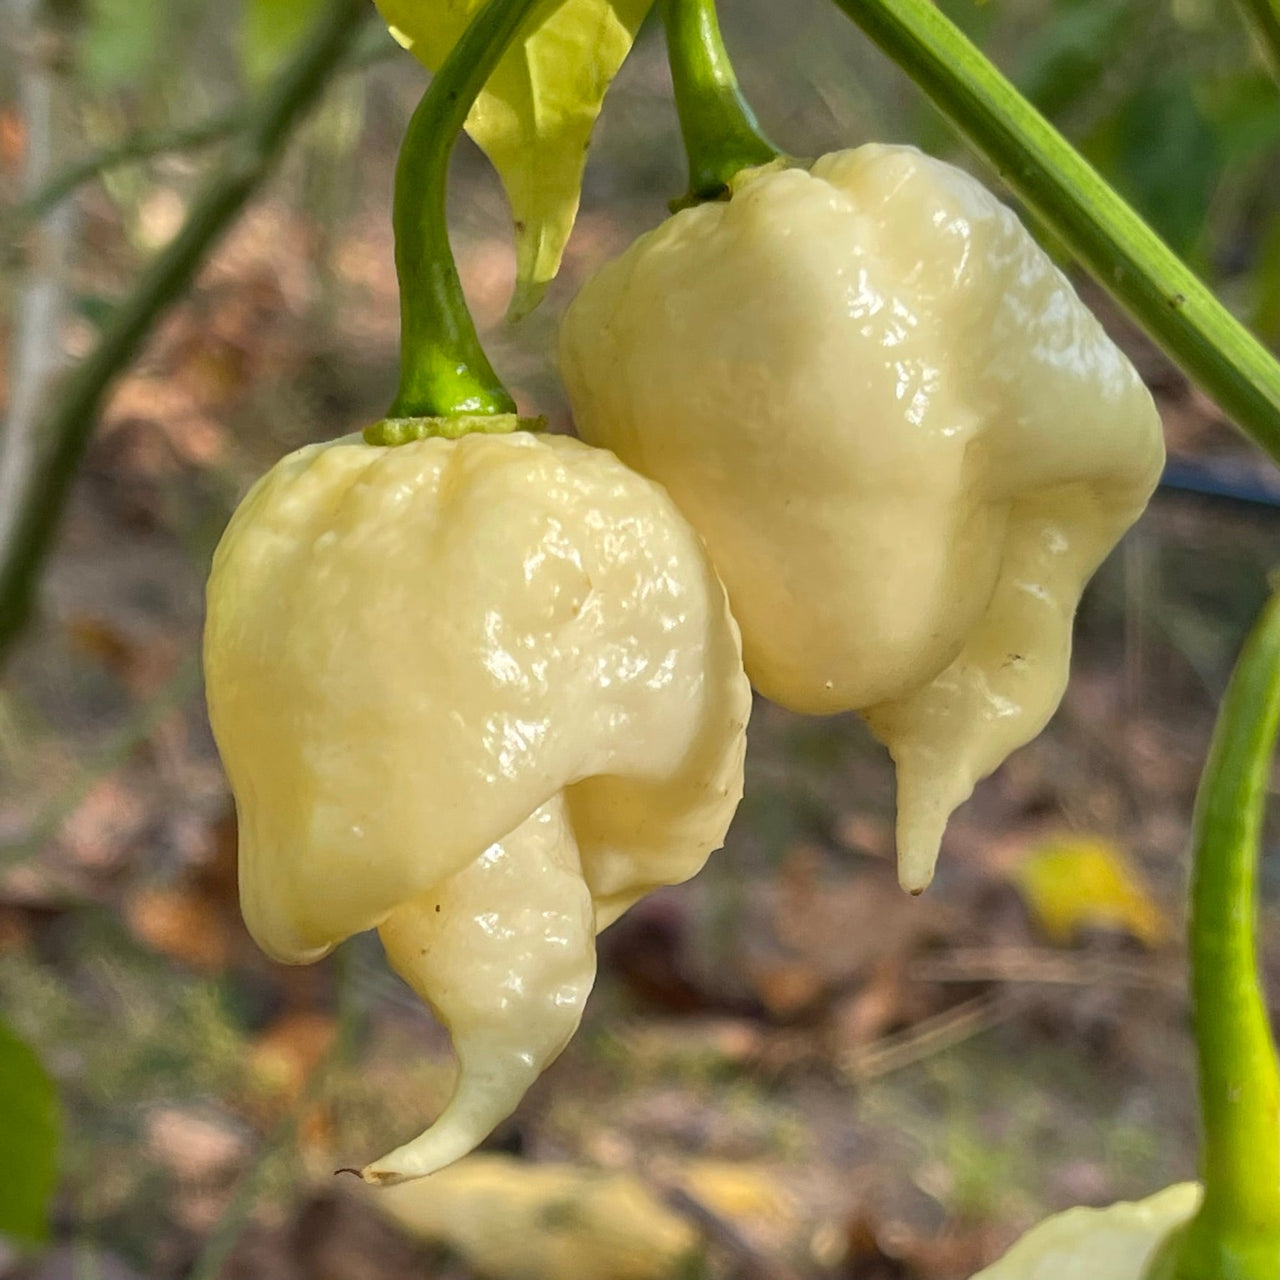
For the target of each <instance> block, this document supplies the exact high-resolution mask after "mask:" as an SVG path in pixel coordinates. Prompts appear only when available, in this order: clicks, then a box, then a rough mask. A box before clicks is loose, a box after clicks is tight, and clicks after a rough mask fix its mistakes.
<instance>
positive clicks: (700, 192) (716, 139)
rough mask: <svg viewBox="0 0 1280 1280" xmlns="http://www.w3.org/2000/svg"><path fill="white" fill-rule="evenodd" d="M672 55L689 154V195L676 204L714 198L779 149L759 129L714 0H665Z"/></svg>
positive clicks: (679, 110) (665, 19)
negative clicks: (740, 84)
mask: <svg viewBox="0 0 1280 1280" xmlns="http://www.w3.org/2000/svg"><path fill="white" fill-rule="evenodd" d="M662 16H663V21H664V23H665V24H666V29H667V58H668V60H669V61H670V63H671V81H672V85H673V87H674V89H675V98H676V111H677V113H678V114H679V116H680V132H681V134H682V135H683V137H684V147H685V151H686V153H687V154H688V157H689V194H688V195H687V196H686V197H685V198H684V200H683V201H678V202H677V204H680V205H687V204H696V203H697V202H698V201H700V200H715V199H718V198H719V197H720V196H722V195H724V193H725V192H726V191H727V190H728V187H729V181H730V179H731V178H733V176H734V175H735V174H736V173H738V172H739V171H740V170H742V169H747V168H751V167H752V166H754V165H759V164H768V163H769V161H771V160H776V159H778V157H779V155H780V152H779V151H778V149H777V148H776V147H775V146H774V145H773V144H772V143H771V142H770V141H769V140H768V139H767V138H766V137H765V136H764V134H763V133H762V132H761V131H760V126H759V124H758V123H757V121H756V117H755V113H754V112H753V111H752V110H751V108H750V106H748V105H747V102H746V100H745V99H744V98H743V96H742V93H741V91H740V90H739V88H738V77H737V76H736V75H735V74H734V71H733V64H732V63H731V62H730V61H729V55H728V53H727V52H726V50H725V47H724V40H723V39H722V38H721V36H720V23H719V21H718V20H717V18H716V6H715V0H664V4H663V8H662Z"/></svg>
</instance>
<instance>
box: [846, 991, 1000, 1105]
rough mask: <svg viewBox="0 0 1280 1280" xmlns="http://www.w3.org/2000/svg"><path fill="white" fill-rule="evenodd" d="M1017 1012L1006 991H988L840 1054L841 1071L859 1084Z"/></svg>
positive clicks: (969, 1037)
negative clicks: (911, 1025)
mask: <svg viewBox="0 0 1280 1280" xmlns="http://www.w3.org/2000/svg"><path fill="white" fill-rule="evenodd" d="M1017 1011H1018V1002H1017V1001H1015V1000H1013V999H1011V998H1010V996H1009V994H1008V993H1007V992H1004V991H988V992H986V993H985V994H983V995H980V996H975V997H974V998H973V999H972V1000H966V1001H965V1002H964V1003H963V1004H958V1005H956V1007H955V1008H954V1009H948V1010H947V1011H946V1012H945V1013H939V1014H937V1015H935V1016H934V1017H932V1018H925V1019H924V1020H923V1021H922V1022H918V1023H917V1024H916V1025H915V1026H914V1027H912V1028H911V1030H909V1031H904V1032H901V1033H900V1034H898V1035H892V1036H884V1037H883V1038H882V1039H880V1040H876V1041H874V1042H873V1043H871V1044H869V1045H866V1046H865V1047H864V1048H861V1049H853V1050H851V1051H849V1052H848V1053H845V1054H843V1055H842V1056H841V1058H840V1062H839V1066H840V1070H841V1071H842V1072H843V1073H844V1074H845V1075H846V1076H848V1077H849V1078H850V1079H851V1080H854V1081H857V1082H858V1083H864V1082H866V1081H868V1080H874V1079H877V1078H879V1077H880V1076H884V1075H888V1074H889V1073H890V1072H893V1071H900V1070H901V1069H902V1068H903V1067H909V1066H912V1065H913V1064H915V1063H917V1062H923V1061H924V1060H925V1059H926V1058H932V1057H934V1056H935V1055H936V1054H939V1053H942V1052H943V1051H944V1050H946V1049H953V1048H955V1046H956V1045H958V1044H963V1043H964V1042H965V1041H966V1040H972V1039H973V1037H974V1036H976V1035H979V1034H981V1033H982V1032H983V1031H989V1030H990V1029H991V1028H992V1027H996V1026H999V1025H1000V1023H1002V1022H1008V1021H1009V1019H1010V1018H1012V1017H1013V1016H1014V1015H1015V1014H1016V1013H1017Z"/></svg>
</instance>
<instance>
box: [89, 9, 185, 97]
mask: <svg viewBox="0 0 1280 1280" xmlns="http://www.w3.org/2000/svg"><path fill="white" fill-rule="evenodd" d="M167 8H168V6H167V5H166V4H165V3H164V2H163V0H90V2H89V5H88V18H87V21H86V23H85V27H84V30H83V32H82V33H81V36H80V44H79V52H80V64H81V66H82V67H83V69H84V74H85V78H86V79H87V80H88V81H89V83H90V84H91V85H92V86H93V87H94V88H95V89H98V90H110V89H120V88H123V87H124V86H126V85H129V84H137V83H138V82H139V81H140V80H142V79H143V78H144V77H145V74H146V73H147V72H148V71H149V70H150V69H151V67H153V66H154V65H155V63H156V62H157V60H158V59H159V57H160V53H161V50H162V47H163V45H164V37H165V35H166V34H167V23H166V21H165V10H166V9H167Z"/></svg>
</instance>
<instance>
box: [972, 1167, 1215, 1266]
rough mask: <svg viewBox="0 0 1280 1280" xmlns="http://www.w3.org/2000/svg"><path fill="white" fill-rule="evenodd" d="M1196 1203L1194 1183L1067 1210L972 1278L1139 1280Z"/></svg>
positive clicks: (1197, 1198) (1055, 1216)
mask: <svg viewBox="0 0 1280 1280" xmlns="http://www.w3.org/2000/svg"><path fill="white" fill-rule="evenodd" d="M1199 1203H1200V1187H1199V1186H1198V1184H1196V1183H1194V1182H1181V1183H1178V1184H1177V1185H1176V1186H1172V1187H1165V1189H1164V1190H1163V1191H1158V1192H1156V1194H1155V1195H1153V1196H1148V1197H1147V1199H1145V1200H1138V1201H1135V1202H1132V1203H1130V1202H1128V1201H1125V1202H1122V1203H1120V1204H1112V1205H1108V1206H1107V1207H1106V1208H1105V1209H1068V1210H1067V1211H1066V1212H1065V1213H1058V1214H1055V1215H1054V1216H1053V1217H1052V1218H1046V1219H1045V1220H1044V1221H1043V1222H1041V1223H1038V1224H1037V1225H1036V1226H1034V1227H1032V1228H1031V1230H1030V1231H1028V1232H1027V1234H1026V1235H1025V1236H1023V1237H1022V1239H1021V1240H1019V1241H1018V1243H1017V1244H1015V1245H1014V1246H1013V1248H1012V1249H1010V1250H1009V1252H1008V1253H1006V1254H1005V1255H1004V1257H1003V1258H1001V1259H1000V1261H999V1262H995V1263H992V1265H991V1266H989V1267H986V1268H984V1269H983V1270H982V1271H979V1272H978V1274H977V1275H975V1276H974V1277H973V1280H1142V1277H1143V1276H1144V1275H1145V1274H1146V1272H1147V1268H1148V1266H1149V1265H1150V1263H1151V1261H1152V1259H1153V1258H1154V1257H1155V1256H1156V1254H1157V1252H1158V1251H1159V1249H1160V1246H1161V1245H1162V1244H1163V1243H1164V1241H1165V1240H1166V1239H1167V1238H1168V1236H1169V1234H1170V1233H1171V1232H1173V1231H1175V1230H1177V1229H1178V1228H1179V1227H1182V1226H1184V1225H1185V1224H1186V1223H1187V1222H1188V1221H1189V1220H1190V1218H1191V1215H1192V1214H1193V1213H1195V1211H1196V1206H1197V1205H1198V1204H1199ZM1206 1280H1207V1277H1206Z"/></svg>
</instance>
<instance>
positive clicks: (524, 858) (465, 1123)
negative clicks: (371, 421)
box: [206, 434, 749, 1180]
mask: <svg viewBox="0 0 1280 1280" xmlns="http://www.w3.org/2000/svg"><path fill="white" fill-rule="evenodd" d="M206 674H207V684H208V690H209V704H210V717H211V722H212V724H213V727H214V731H215V736H216V737H217V740H218V744H219V748H220V750H221V752H222V755H223V760H224V763H225V765H226V768H227V772H228V775H229V777H230V779H231V783H232V789H233V791H234V793H235V795H236V799H237V809H238V812H239V815H240V820H241V853H240V869H241V899H242V906H243V910H244V913H245V918H246V921H247V923H248V924H249V927H250V929H251V931H252V932H253V934H254V936H255V938H256V939H257V940H258V941H259V943H260V944H261V945H262V946H263V948H264V949H265V950H266V951H268V953H269V954H271V955H273V956H275V957H277V958H278V959H281V960H284V961H286V962H291V963H305V962H307V961H309V960H312V959H315V958H316V957H318V956H319V955H322V954H324V952H325V951H327V950H329V949H331V948H332V947H333V946H334V945H336V943H337V942H339V941H340V940H341V939H342V938H344V937H347V936H349V935H350V934H351V933H354V932H358V931H360V930H362V929H366V928H373V927H380V928H381V930H382V933H383V939H384V944H385V945H386V947H387V951H388V956H389V958H390V960H391V962H392V963H393V964H394V965H395V967H396V968H397V970H398V971H399V972H401V974H402V976H404V977H405V978H406V980H407V981H409V982H410V984H411V985H412V986H414V987H415V989H416V990H418V992H419V993H420V994H421V995H423V997H424V998H425V999H427V1000H428V1001H429V1002H430V1003H431V1004H432V1005H433V1006H434V1007H435V1008H436V1009H437V1010H438V1011H439V1013H440V1015H441V1017H442V1019H443V1020H444V1021H445V1022H446V1023H447V1024H448V1025H449V1026H450V1029H451V1031H452V1033H453V1036H454V1042H455V1048H456V1050H457V1052H458V1055H459V1060H460V1065H461V1072H460V1077H459V1083H458V1086H457V1089H456V1092H455V1096H454V1098H453V1100H452V1101H451V1103H450V1104H449V1107H448V1108H447V1109H446V1112H445V1114H444V1115H443V1116H442V1117H441V1124H440V1126H439V1129H438V1131H437V1130H436V1129H435V1128H433V1129H432V1130H429V1131H428V1132H427V1134H425V1135H423V1137H422V1138H420V1139H418V1140H416V1141H415V1142H414V1143H410V1144H408V1145H407V1146H406V1147H405V1148H401V1149H399V1150H398V1151H397V1152H395V1153H393V1155H392V1156H390V1157H387V1158H384V1159H383V1160H382V1161H378V1162H376V1163H375V1164H374V1165H373V1166H370V1168H369V1169H368V1170H367V1171H366V1176H368V1177H370V1178H371V1179H374V1180H392V1179H395V1178H401V1177H412V1176H417V1175H419V1174H421V1173H425V1172H429V1171H430V1169H431V1168H436V1167H440V1165H441V1164H443V1163H447V1162H448V1160H450V1159H453V1158H456V1156H457V1155H458V1154H461V1153H462V1152H463V1151H464V1150H469V1149H470V1148H471V1147H472V1146H474V1145H475V1143H476V1142H477V1141H479V1139H480V1138H482V1137H483V1136H484V1134H485V1133H486V1132H488V1130H489V1129H490V1128H492V1127H493V1125H494V1124H495V1123H497V1121H498V1120H500V1119H501V1118H502V1117H503V1116H504V1115H506V1114H508V1113H509V1111H510V1110H511V1108H512V1107H513V1106H514V1105H515V1103H516V1102H517V1101H518V1100H519V1097H520V1095H521V1094H522V1093H523V1092H524V1089H525V1088H527V1086H528V1084H529V1083H530V1082H531V1081H532V1079H533V1078H534V1077H535V1076H536V1075H537V1073H538V1071H540V1070H541V1069H542V1067H543V1066H545V1065H546V1064H547V1063H548V1062H549V1061H551V1060H552V1059H553V1058H554V1057H555V1056H556V1054H557V1053H558V1052H559V1051H560V1049H561V1048H563V1045H564V1043H565V1042H566V1041H567V1039H568V1038H569V1036H570V1035H571V1034H572V1031H573V1028H574V1027H575V1026H576V1025H577V1021H578V1019H579V1017H580V1015H581V1007H582V1003H583V1001H584V1000H585V998H586V995H587V993H588V992H589V990H590V986H591V979H592V975H593V973H594V963H595V962H594V946H593V937H594V933H595V931H596V929H597V928H598V927H602V926H603V924H604V923H607V922H608V920H610V919H612V918H614V916H616V914H617V913H618V912H619V911H620V910H622V909H625V906H627V905H629V904H630V902H632V901H634V900H635V898H637V897H639V896H640V895H641V894H642V893H644V892H645V891H647V890H648V889H649V888H651V887H652V886H653V885H655V884H660V883H674V882H676V881H678V880H682V879H685V878H687V877H688V876H689V875H692V874H693V873H694V872H695V871H696V870H698V868H699V867H700V866H701V865H702V862H703V861H704V860H705V858H706V856H707V854H708V853H709V852H710V851H711V850H712V849H713V848H715V847H717V846H718V845H719V844H720V843H721V841H722V839H723V836H724V832H725V829H726V828H727V826H728V822H729V819H730V817H731V816H732V812H733V809H734V807H735V805H736V802H737V799H738V797H739V795H740V794H741V770H742V752H743V727H744V725H745V722H746V717H747V713H748V709H749V690H748V689H747V686H746V681H745V677H744V676H743V674H742V670H741V659H740V654H739V649H738V639H737V633H736V629H735V628H734V626H733V623H732V620H731V619H730V618H729V616H728V612H727V608H726V604H725V600H724V593H723V589H722V588H721V586H720V585H719V582H718V580H717V578H716V577H715V574H714V571H713V570H712V569H711V568H710V566H709V563H708V562H707V559H706V556H705V553H704V552H703V550H702V547H701V544H700V543H699V541H698V539H697V535H696V534H694V532H693V531H692V530H691V529H690V528H689V527H688V525H687V524H686V523H685V522H684V521H683V519H682V518H681V517H680V516H679V514H678V513H677V512H676V511H675V509H674V507H673V506H672V505H671V503H670V501H669V499H668V498H667V497H666V495H665V494H664V493H662V491H661V490H660V489H658V488H657V486H655V485H653V484H651V483H650V482H648V481H646V480H644V479H643V478H641V477H638V476H636V475H634V474H633V473H631V472H629V471H627V469H626V468H624V467H622V466H621V465H620V464H619V463H618V462H617V460H616V459H614V458H613V457H612V456H611V455H609V454H606V453H604V452H603V451H600V450H595V449H589V448H587V447H586V446H584V445H581V444H579V443H578V442H577V441H573V440H567V439H564V438H546V439H537V438H535V437H532V436H529V435H527V434H516V435H511V436H502V437H498V436H493V437H486V436H469V437H465V438H464V439H462V440H459V441H456V442H455V441H442V440H433V441H422V442H417V443H414V444H410V445H404V446H402V447H400V448H397V449H378V448H373V447H371V446H367V445H365V444H363V443H360V442H357V441H339V442H335V443H334V444H331V445H325V446H316V447H313V448H310V449H307V450H302V451H300V452H299V453H298V454H296V455H293V456H292V457H291V458H287V459H285V460H283V461H282V462H281V463H280V464H279V465H278V466H277V467H276V468H275V469H273V471H272V472H271V473H269V474H268V476H266V477H264V479H263V480H262V481H261V482H260V483H259V485H258V486H256V487H255V489H254V490H253V491H251V493H250V495H249V496H248V497H247V498H246V500H245V502H244V503H243V504H242V506H241V508H240V510H239V511H238V512H237V513H236V515H235V517H234V518H233V520H232V523H231V525H230V526H229V528H228V531H227V533H226V535H225V536H224V539H223V542H222V544H221V545H220V547H219V550H218V554H217V556H216V558H215V565H214V571H213V574H212V576H211V579H210V587H209V619H208V624H207V630H206ZM639 808H642V809H643V813H644V820H643V821H642V822H637V821H635V814H636V811H637V809H639ZM486 900H488V901H486ZM596 902H599V904H600V908H601V910H600V912H599V913H598V914H597V912H596V910H595V903H596ZM437 906H439V907H440V911H439V912H437V911H436V910H435V908H436V907H437Z"/></svg>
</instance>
